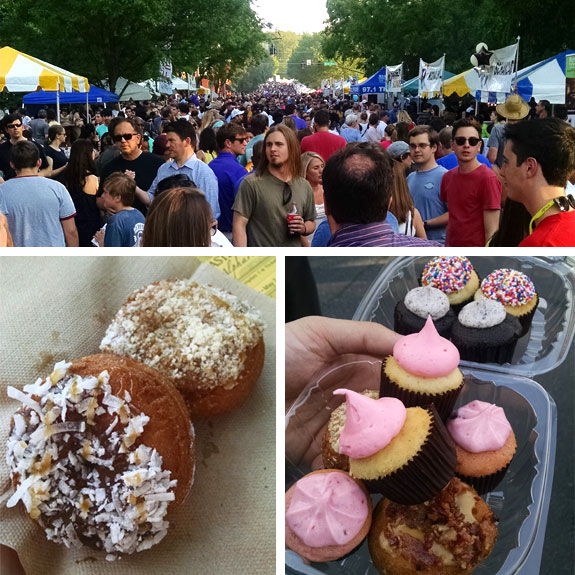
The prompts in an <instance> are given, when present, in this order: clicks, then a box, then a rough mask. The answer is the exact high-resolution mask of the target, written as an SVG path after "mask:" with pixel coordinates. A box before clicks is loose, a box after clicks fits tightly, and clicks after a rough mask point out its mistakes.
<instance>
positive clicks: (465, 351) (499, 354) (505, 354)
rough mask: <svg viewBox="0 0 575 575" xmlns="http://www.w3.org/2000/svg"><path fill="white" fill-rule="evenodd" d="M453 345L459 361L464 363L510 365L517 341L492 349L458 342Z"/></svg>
mask: <svg viewBox="0 0 575 575" xmlns="http://www.w3.org/2000/svg"><path fill="white" fill-rule="evenodd" d="M455 345H456V346H457V349H458V350H459V355H460V357H461V359H463V360H466V361H475V362H478V363H511V360H512V359H513V353H514V352H515V347H516V346H517V339H514V340H513V341H511V342H509V343H507V344H498V345H495V346H492V347H479V346H477V345H469V346H467V345H463V344H461V343H459V342H457V343H456V344H455Z"/></svg>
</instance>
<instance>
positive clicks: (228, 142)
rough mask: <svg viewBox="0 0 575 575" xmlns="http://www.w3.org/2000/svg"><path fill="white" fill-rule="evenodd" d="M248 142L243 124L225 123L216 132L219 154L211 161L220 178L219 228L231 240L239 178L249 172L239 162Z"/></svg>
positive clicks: (211, 165)
mask: <svg viewBox="0 0 575 575" xmlns="http://www.w3.org/2000/svg"><path fill="white" fill-rule="evenodd" d="M247 143H248V134H247V132H246V130H245V128H244V127H243V126H242V125H241V124H236V123H235V122H230V123H229V124H224V125H223V126H222V127H221V128H220V129H219V130H218V132H217V133H216V144H217V146H218V150H219V152H218V155H217V157H216V158H214V159H213V160H212V161H211V162H210V163H209V167H210V168H211V169H212V170H213V172H214V174H216V178H218V201H219V204H220V210H221V215H220V218H219V219H218V228H219V230H220V231H221V232H223V233H224V235H225V236H226V237H227V238H228V239H229V240H231V239H232V222H233V219H234V211H233V205H234V200H235V197H236V194H235V190H236V188H237V185H238V182H239V180H241V179H242V178H243V177H244V176H245V175H246V174H247V171H246V169H245V168H244V167H243V166H242V165H241V164H240V163H239V162H238V156H241V155H242V154H244V153H245V151H246V144H247Z"/></svg>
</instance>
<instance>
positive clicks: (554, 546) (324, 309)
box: [307, 256, 575, 575]
mask: <svg viewBox="0 0 575 575" xmlns="http://www.w3.org/2000/svg"><path fill="white" fill-rule="evenodd" d="M307 259H308V261H309V264H310V267H311V271H312V273H313V277H314V279H315V282H316V286H317V291H318V296H319V305H320V307H321V313H322V315H323V316H326V317H334V318H340V319H352V317H353V314H354V312H355V310H356V308H357V306H358V304H359V302H360V301H361V299H362V297H363V295H364V294H365V293H366V291H367V289H368V288H369V286H370V285H371V284H372V282H373V280H374V279H375V278H376V277H377V276H378V274H379V273H380V272H381V269H382V266H384V265H386V264H387V263H389V262H390V261H391V260H392V259H394V258H392V257H371V256H367V257H362V256H353V257H325V256H323V257H309V258H307ZM574 373H575V346H573V345H572V346H571V348H570V350H569V354H568V355H567V358H566V359H565V361H564V362H563V363H562V364H561V365H560V366H558V367H557V368H556V369H554V370H553V371H550V372H548V373H544V374H541V375H537V376H535V377H534V378H533V379H534V380H535V381H537V383H539V384H540V385H542V386H543V387H544V388H545V389H546V390H547V392H548V393H549V394H550V395H551V397H553V399H554V400H555V403H556V404H557V451H556V460H555V475H554V478H553V490H552V494H551V502H550V506H549V515H548V519H547V530H546V533H545V543H544V547H543V558H542V561H541V570H540V573H541V575H573V573H574V565H575V511H574V509H575V496H574V495H575V481H574V459H575V447H574V445H575V444H574V437H575V425H574V420H575V408H574V406H575V391H574V389H575V385H574V384H575V377H574V375H573V374H574Z"/></svg>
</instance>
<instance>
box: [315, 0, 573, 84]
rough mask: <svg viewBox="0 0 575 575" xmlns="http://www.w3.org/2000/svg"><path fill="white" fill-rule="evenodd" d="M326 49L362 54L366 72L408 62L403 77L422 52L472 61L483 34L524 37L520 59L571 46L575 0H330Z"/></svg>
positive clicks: (450, 62)
mask: <svg viewBox="0 0 575 575" xmlns="http://www.w3.org/2000/svg"><path fill="white" fill-rule="evenodd" d="M327 11H328V27H327V28H326V30H325V31H324V32H323V42H322V50H323V52H324V54H325V56H327V57H328V58H334V57H338V56H339V57H344V58H364V59H365V62H366V71H367V73H368V74H371V73H374V72H375V71H377V70H378V69H379V68H381V66H383V65H385V64H390V65H395V64H399V63H400V62H404V69H405V77H406V78H407V77H410V76H415V75H417V73H418V71H419V58H423V60H425V61H427V62H432V61H434V60H437V59H438V58H440V57H441V56H442V55H443V54H444V53H445V54H446V68H447V69H448V70H450V71H452V72H455V73H458V72H462V71H463V70H465V69H468V68H470V67H471V64H470V62H469V58H470V56H471V55H472V54H473V53H474V52H475V46H476V45H477V44H478V43H479V42H485V43H486V44H487V45H488V46H489V48H490V49H495V48H503V47H504V46H508V45H510V44H513V43H515V39H516V37H517V36H520V37H521V43H520V51H519V66H520V67H524V66H528V65H530V64H533V63H535V62H537V61H539V60H542V59H544V58H546V57H549V56H552V55H553V54H556V53H557V52H560V51H562V50H566V49H568V48H573V46H572V45H571V46H569V45H568V44H569V42H571V44H572V43H573V28H574V25H575V22H574V19H573V0H549V1H548V2H546V3H545V4H544V5H542V4H541V3H540V2H537V3H536V2H535V1H534V0H509V1H507V2H498V1H497V0H477V1H476V2H474V3H469V2H463V1H461V0H455V1H454V0H412V1H410V2H405V1H404V0H327Z"/></svg>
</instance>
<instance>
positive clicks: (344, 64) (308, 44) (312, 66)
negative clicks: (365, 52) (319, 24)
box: [287, 33, 363, 88]
mask: <svg viewBox="0 0 575 575" xmlns="http://www.w3.org/2000/svg"><path fill="white" fill-rule="evenodd" d="M322 40H323V37H322V35H321V34H319V33H318V34H313V35H310V34H304V35H303V37H302V39H301V40H300V43H299V44H298V45H297V48H296V49H295V50H294V51H293V53H292V56H291V58H290V61H289V63H288V69H287V75H288V77H289V78H294V79H296V80H297V81H298V82H301V83H302V84H305V85H306V86H308V87H309V88H319V87H320V86H321V81H322V80H323V79H329V78H333V79H334V80H340V79H342V78H343V79H344V80H347V79H348V78H349V77H350V76H356V75H359V76H361V75H362V73H363V62H362V61H361V60H358V59H344V58H340V57H338V58H336V59H335V65H333V66H326V65H325V62H326V61H328V60H327V58H326V57H325V55H324V52H323V45H322Z"/></svg>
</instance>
